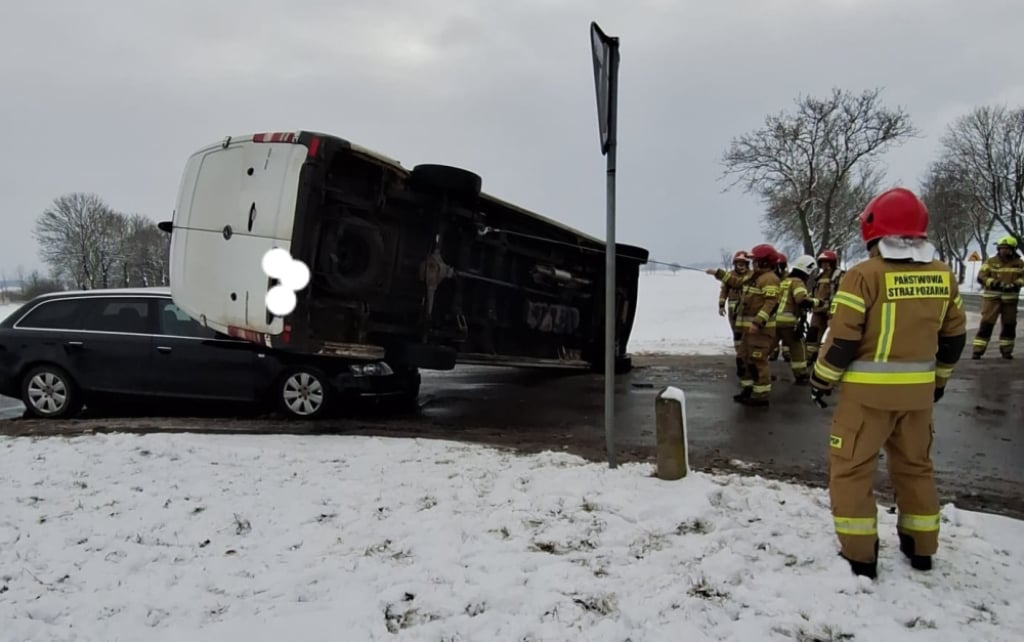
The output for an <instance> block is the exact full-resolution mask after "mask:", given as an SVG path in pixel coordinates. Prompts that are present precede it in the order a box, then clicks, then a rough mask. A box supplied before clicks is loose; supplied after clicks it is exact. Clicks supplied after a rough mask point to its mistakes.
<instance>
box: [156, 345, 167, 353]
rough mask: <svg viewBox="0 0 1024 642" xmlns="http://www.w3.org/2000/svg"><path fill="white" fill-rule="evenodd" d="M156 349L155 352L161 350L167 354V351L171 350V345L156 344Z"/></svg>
mask: <svg viewBox="0 0 1024 642" xmlns="http://www.w3.org/2000/svg"><path fill="white" fill-rule="evenodd" d="M156 350H157V352H163V353H164V354H167V353H168V352H170V351H171V346H157V347H156Z"/></svg>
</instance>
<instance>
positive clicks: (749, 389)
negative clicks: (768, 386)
mask: <svg viewBox="0 0 1024 642" xmlns="http://www.w3.org/2000/svg"><path fill="white" fill-rule="evenodd" d="M744 384H746V382H744ZM752 394H754V386H748V385H744V386H743V389H742V390H740V393H739V394H738V395H733V396H732V400H733V401H736V402H738V403H743V402H744V401H746V400H747V399H749V398H750V395H752Z"/></svg>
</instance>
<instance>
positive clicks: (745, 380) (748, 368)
mask: <svg viewBox="0 0 1024 642" xmlns="http://www.w3.org/2000/svg"><path fill="white" fill-rule="evenodd" d="M773 345H775V328H764V329H758V331H757V332H756V333H752V332H750V331H747V332H744V333H743V373H742V374H741V375H740V385H741V386H743V387H744V388H750V389H751V393H752V394H751V397H752V398H754V399H763V398H767V397H768V395H769V394H770V393H771V391H772V373H771V371H770V370H769V369H768V354H769V353H770V352H771V351H772V346H773Z"/></svg>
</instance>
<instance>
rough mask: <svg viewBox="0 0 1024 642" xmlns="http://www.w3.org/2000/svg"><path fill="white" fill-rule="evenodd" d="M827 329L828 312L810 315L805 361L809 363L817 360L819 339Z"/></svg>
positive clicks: (819, 345) (819, 346)
mask: <svg viewBox="0 0 1024 642" xmlns="http://www.w3.org/2000/svg"><path fill="white" fill-rule="evenodd" d="M827 329H828V312H814V313H812V314H811V323H810V325H809V326H808V327H807V340H806V346H807V348H806V350H807V360H808V361H810V362H811V363H814V361H815V360H816V359H817V358H818V349H819V348H821V338H822V337H823V336H824V335H825V330H827Z"/></svg>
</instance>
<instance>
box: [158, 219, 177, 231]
mask: <svg viewBox="0 0 1024 642" xmlns="http://www.w3.org/2000/svg"><path fill="white" fill-rule="evenodd" d="M156 227H157V229H158V230H160V231H161V232H167V233H168V234H170V233H171V230H172V229H174V223H173V222H172V221H160V222H159V223H157V224H156Z"/></svg>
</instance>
